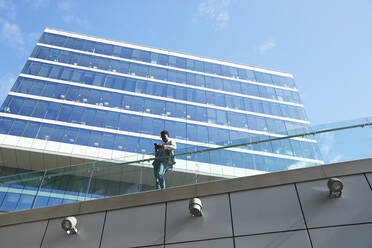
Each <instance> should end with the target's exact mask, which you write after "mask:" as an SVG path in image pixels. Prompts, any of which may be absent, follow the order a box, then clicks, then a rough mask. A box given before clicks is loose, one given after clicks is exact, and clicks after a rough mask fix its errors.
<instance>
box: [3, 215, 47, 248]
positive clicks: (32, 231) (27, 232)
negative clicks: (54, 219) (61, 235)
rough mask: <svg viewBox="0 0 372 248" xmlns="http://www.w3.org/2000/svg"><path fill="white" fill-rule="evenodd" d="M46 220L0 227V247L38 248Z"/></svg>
mask: <svg viewBox="0 0 372 248" xmlns="http://www.w3.org/2000/svg"><path fill="white" fill-rule="evenodd" d="M47 222H48V221H40V222H32V223H26V224H20V225H14V226H6V227H1V228H0V247H1V248H16V247H17V248H18V247H27V248H40V244H41V240H42V239H43V235H44V232H45V228H46V225H47Z"/></svg>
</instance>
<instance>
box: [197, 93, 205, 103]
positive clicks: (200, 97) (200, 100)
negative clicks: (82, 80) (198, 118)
mask: <svg viewBox="0 0 372 248" xmlns="http://www.w3.org/2000/svg"><path fill="white" fill-rule="evenodd" d="M205 98H206V97H205V91H204V90H196V91H195V101H196V102H198V103H206V99H205Z"/></svg>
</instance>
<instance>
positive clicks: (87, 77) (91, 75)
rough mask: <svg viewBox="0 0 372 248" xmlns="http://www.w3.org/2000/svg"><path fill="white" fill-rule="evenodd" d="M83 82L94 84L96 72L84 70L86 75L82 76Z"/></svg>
mask: <svg viewBox="0 0 372 248" xmlns="http://www.w3.org/2000/svg"><path fill="white" fill-rule="evenodd" d="M82 79H83V80H82V83H85V84H90V85H91V84H93V80H94V72H88V71H85V72H84V76H83V78H82Z"/></svg>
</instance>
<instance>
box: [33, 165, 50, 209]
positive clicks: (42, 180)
mask: <svg viewBox="0 0 372 248" xmlns="http://www.w3.org/2000/svg"><path fill="white" fill-rule="evenodd" d="M46 173H47V170H45V171H44V174H43V178H42V179H41V181H40V184H39V187H38V188H37V191H36V194H35V197H34V199H33V200H32V204H31V209H33V208H34V206H35V202H36V198H37V195H38V194H39V192H40V189H41V186H43V183H44V178H45V176H46Z"/></svg>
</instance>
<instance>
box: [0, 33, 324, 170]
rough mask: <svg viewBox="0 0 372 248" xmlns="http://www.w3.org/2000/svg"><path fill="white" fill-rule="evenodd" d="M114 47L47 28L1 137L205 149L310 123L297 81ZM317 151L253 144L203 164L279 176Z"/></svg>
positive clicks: (132, 148)
mask: <svg viewBox="0 0 372 248" xmlns="http://www.w3.org/2000/svg"><path fill="white" fill-rule="evenodd" d="M79 37H81V36H79ZM112 43H113V42H110V41H107V42H106V43H105V42H104V41H102V42H101V41H97V39H95V38H91V37H85V38H77V37H76V35H71V34H68V33H63V34H61V33H60V32H53V31H50V30H46V31H45V32H44V33H43V35H42V37H41V38H40V40H39V42H38V44H37V45H36V47H35V49H34V51H33V52H32V54H31V56H30V58H29V59H28V61H27V62H26V65H25V66H24V68H23V70H22V73H21V74H20V75H19V77H18V79H17V80H16V82H15V84H14V85H13V87H12V89H11V92H10V93H9V95H8V97H7V98H6V100H5V101H4V103H3V105H2V106H1V110H0V111H1V112H2V113H4V114H6V116H4V115H3V116H2V117H0V123H1V124H0V132H1V133H2V134H8V135H16V136H23V137H29V138H36V139H43V140H52V141H57V142H64V143H70V144H79V145H83V146H92V147H100V148H106V149H115V150H122V151H128V152H133V153H142V154H150V153H151V152H152V148H153V147H152V144H153V143H154V142H159V141H160V139H159V133H160V131H161V130H163V129H167V130H169V132H170V134H171V137H173V138H176V139H177V143H178V147H179V148H180V149H184V148H186V147H188V148H190V147H191V148H190V149H193V148H192V147H193V146H194V147H197V148H198V149H200V148H203V147H206V148H207V147H211V145H228V144H234V142H235V141H234V140H236V139H245V140H246V141H248V142H249V141H252V140H257V139H264V138H265V139H267V138H271V137H278V135H288V133H290V130H292V129H304V128H306V127H307V126H308V125H309V122H308V120H307V117H306V114H305V111H304V107H303V105H302V104H301V101H300V97H299V94H298V91H297V89H296V87H295V84H294V81H293V79H292V78H291V77H285V76H282V75H277V74H278V73H275V72H273V73H271V74H270V73H264V72H261V71H260V70H252V69H245V68H244V66H239V65H236V66H228V65H225V64H226V63H224V62H218V61H216V62H215V63H211V62H207V61H206V59H202V58H200V59H190V58H189V57H190V56H187V55H182V54H179V55H178V56H172V55H169V52H167V51H159V52H152V51H149V50H154V49H147V48H143V49H135V48H132V47H131V46H130V45H126V44H124V43H123V44H121V45H113V44H112ZM25 117H32V118H33V119H32V121H30V119H29V118H25ZM44 120H51V121H54V122H53V123H50V122H48V123H45V121H44ZM71 124H80V125H82V126H80V127H79V128H77V127H74V126H72V125H71ZM92 127H94V129H93V130H92ZM102 129H104V130H105V131H102ZM118 131H120V132H122V134H121V133H120V132H119V133H118ZM139 134H141V135H142V134H146V135H151V137H152V138H149V137H148V136H147V137H146V138H142V137H141V135H139ZM196 142H197V143H196ZM317 149H318V148H317V146H316V143H315V142H314V141H312V140H300V139H292V140H288V141H286V142H285V144H281V143H279V144H276V143H275V142H272V143H270V144H268V145H265V146H258V145H257V146H256V147H255V146H252V147H250V148H247V150H249V151H248V152H247V153H245V154H244V156H243V157H242V159H241V161H236V160H237V159H233V158H234V157H237V156H236V155H235V153H238V152H236V151H229V152H227V153H226V154H223V155H221V154H220V155H219V156H224V159H221V160H219V159H215V158H204V159H203V162H205V163H213V164H215V163H216V161H217V164H218V161H223V163H224V164H223V165H228V166H238V167H242V168H251V169H256V170H263V171H276V170H280V168H281V165H285V164H287V163H291V161H292V162H293V163H295V162H297V161H301V158H304V159H306V161H307V162H309V161H310V163H309V165H311V164H318V163H319V160H320V159H321V158H320V156H319V153H318V150H317ZM255 151H257V152H255ZM262 152H264V154H263V153H262ZM243 153H244V151H243ZM278 154H279V155H286V156H287V157H286V158H283V157H280V156H276V155H278ZM226 157H227V159H226ZM292 157H293V158H292ZM311 160H314V162H313V163H312V162H311ZM226 161H228V162H226ZM233 161H235V162H233ZM252 161H254V162H252ZM260 161H261V162H260ZM269 163H270V164H269ZM274 164H277V168H275V166H273V165H274ZM268 168H271V169H268Z"/></svg>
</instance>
